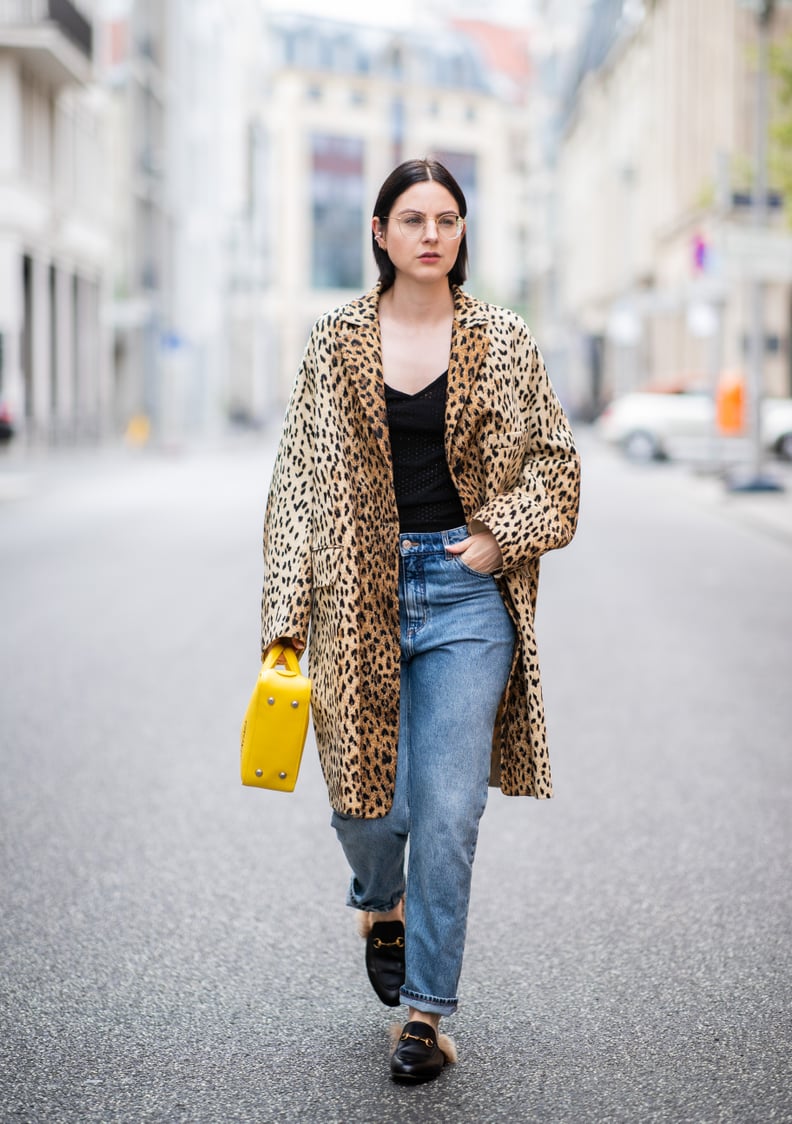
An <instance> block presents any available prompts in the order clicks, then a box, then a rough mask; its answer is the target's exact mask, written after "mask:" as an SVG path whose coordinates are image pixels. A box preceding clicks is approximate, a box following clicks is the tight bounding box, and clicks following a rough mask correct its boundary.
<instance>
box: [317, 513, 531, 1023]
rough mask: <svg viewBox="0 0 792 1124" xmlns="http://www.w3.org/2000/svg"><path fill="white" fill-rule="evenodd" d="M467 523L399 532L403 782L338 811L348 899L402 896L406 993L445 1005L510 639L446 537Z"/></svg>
mask: <svg viewBox="0 0 792 1124" xmlns="http://www.w3.org/2000/svg"><path fill="white" fill-rule="evenodd" d="M467 535H468V532H467V530H466V529H465V528H464V527H460V528H457V529H455V530H452V531H439V532H436V533H432V534H404V535H401V536H400V554H401V558H400V568H399V614H400V624H401V711H400V732H399V756H398V766H397V771H396V792H395V797H394V801H393V805H392V807H391V809H390V811H389V812H388V814H387V815H386V816H384V817H382V818H381V819H376V820H370V819H361V818H356V817H352V816H343V815H339V814H338V813H334V814H333V820H332V823H333V827H334V828H335V830H336V832H337V834H338V838H339V840H340V841H341V845H342V847H343V849H344V853H345V854H346V857H347V861H348V862H349V865H350V867H351V868H352V880H351V883H350V888H349V895H348V898H347V904H348V905H351V906H354V907H356V908H357V909H363V910H368V911H375V912H385V911H387V910H389V909H393V908H394V907H395V906H396V904H397V903H398V902H399V901H400V900H401V898H402V897H403V896H404V892H405V879H404V860H405V849H406V845H407V840H408V837H409V841H410V845H409V854H408V869H407V899H406V934H405V946H406V975H405V982H404V986H403V987H402V989H401V998H402V1002H404V1003H406V1004H408V1005H409V1006H411V1007H414V1008H416V1009H417V1010H419V1011H432V1012H437V1013H439V1014H441V1015H450V1014H452V1013H453V1012H454V1011H455V1010H456V1008H457V985H458V983H459V976H460V972H461V969H462V954H463V951H464V945H465V932H466V929H467V916H468V905H469V901H470V882H471V875H472V871H473V857H474V854H475V850H476V840H477V837H478V826H479V820H480V819H481V815H482V813H483V811H484V807H485V805H486V802H487V786H488V780H489V768H490V751H491V747H492V731H493V726H494V724H495V716H496V713H497V709H498V703H499V702H500V699H501V696H502V694H503V691H504V688H505V686H506V681H507V679H508V675H509V668H510V666H511V660H512V655H513V651H514V628H513V625H512V623H511V620H510V618H509V615H508V613H507V612H506V609H505V608H504V605H503V601H502V599H501V596H500V594H499V593H498V590H497V587H496V585H495V580H494V578H493V577H492V576H491V575H489V574H480V573H477V572H476V571H475V570H472V569H471V568H470V567H469V566H466V565H465V563H464V562H463V561H462V560H461V558H460V557H459V556H458V555H453V554H447V553H446V550H445V547H446V544H448V543H454V542H460V541H462V540H463V539H465V538H467Z"/></svg>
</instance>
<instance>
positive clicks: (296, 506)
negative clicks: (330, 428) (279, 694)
mask: <svg viewBox="0 0 792 1124" xmlns="http://www.w3.org/2000/svg"><path fill="white" fill-rule="evenodd" d="M312 345H313V336H312V337H311V340H310V341H309V343H308V346H307V348H306V351H305V355H304V357H303V362H302V365H301V367H300V370H299V373H298V375H297V379H296V381H295V383H294V387H293V389H292V393H291V398H290V400H289V405H288V408H287V411H286V418H285V420H284V423H283V430H282V433H281V438H280V443H279V446H278V452H277V455H276V458H275V465H274V468H273V473H272V480H271V482H270V489H269V496H268V499H267V508H266V515H265V517H264V587H263V591H262V598H261V650H262V652H264V651H266V649H267V648H268V647H269V646H270V644H272V642H273V641H274V640H277V639H279V638H280V637H282V636H289V637H292V638H295V639H297V640H300V641H301V642H302V644H303V645H305V643H306V642H307V638H308V625H309V622H310V617H311V587H312V572H311V517H312V511H313V445H314V442H313V414H314V408H313V407H314V385H315V364H314V350H313V346H312Z"/></svg>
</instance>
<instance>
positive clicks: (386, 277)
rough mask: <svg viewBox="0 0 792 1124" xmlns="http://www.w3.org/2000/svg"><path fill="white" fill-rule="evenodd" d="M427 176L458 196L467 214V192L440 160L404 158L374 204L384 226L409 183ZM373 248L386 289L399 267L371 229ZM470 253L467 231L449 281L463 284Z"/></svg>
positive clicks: (421, 180) (463, 213)
mask: <svg viewBox="0 0 792 1124" xmlns="http://www.w3.org/2000/svg"><path fill="white" fill-rule="evenodd" d="M427 180H434V181H435V182H437V183H439V184H442V186H443V187H445V188H447V189H448V190H449V191H450V192H451V194H452V195H453V196H454V199H455V200H456V205H457V207H458V208H459V213H460V215H461V216H462V218H465V216H466V215H467V203H466V202H465V195H464V192H463V191H462V188H461V187H460V186H459V184H458V183H457V181H456V180H455V179H454V177H453V176H452V175H451V173H450V172H449V170H448V168H446V167H445V166H444V165H443V164H441V163H440V162H439V160H430V159H428V158H427V159H425V160H405V161H404V163H403V164H399V166H398V168H394V170H393V171H392V172H391V174H390V175H389V176H388V178H387V179H386V180H385V183H384V184H383V185H382V187H381V188H380V190H379V195H378V196H377V202H376V203H375V204H374V215H373V217H374V218H378V219H379V220H380V223H381V224H382V225H383V226H384V225H385V224H386V223H387V221H388V216H389V215H390V211H391V207H392V206H393V204H394V203H395V202H396V200H397V199H398V198H399V196H400V195H402V194H403V193H404V192H405V191H406V190H407V188H408V187H412V186H413V184H416V183H426V181H427ZM371 248H372V250H373V251H374V261H375V262H376V263H377V268H378V269H379V279H380V283H381V285H382V291H383V292H385V290H386V289H389V288H390V287H391V285H392V284H393V282H394V281H395V280H396V270H395V269H394V266H393V262H392V261H391V260H390V258H389V257H388V254H387V251H385V250H383V249H382V248H381V247H380V246H378V245H377V240H376V238H375V237H374V234H373V232H372V235H371ZM467 265H468V253H467V231H465V233H464V234H463V235H462V240H461V241H460V243H459V253H458V254H457V259H456V261H455V262H454V267H453V269H452V270H451V272H450V273H449V274H448V284H449V285H461V284H462V283H463V281H464V280H465V278H466V277H467Z"/></svg>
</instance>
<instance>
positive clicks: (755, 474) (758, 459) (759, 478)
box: [727, 0, 783, 492]
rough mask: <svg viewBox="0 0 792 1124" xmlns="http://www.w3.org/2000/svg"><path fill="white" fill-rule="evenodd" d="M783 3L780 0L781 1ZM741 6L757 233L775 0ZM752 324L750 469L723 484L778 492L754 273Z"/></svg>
mask: <svg viewBox="0 0 792 1124" xmlns="http://www.w3.org/2000/svg"><path fill="white" fill-rule="evenodd" d="M782 2H783V0H782ZM738 4H739V6H740V7H741V8H749V9H750V10H751V11H753V12H755V13H756V29H757V38H758V52H757V53H758V58H757V66H756V113H755V123H754V129H755V137H754V146H755V147H754V152H755V154H756V175H755V179H754V194H753V208H752V211H753V225H754V229H755V230H756V232H757V234H758V233H759V232H761V230H762V229H763V228H764V227H765V226H766V225H767V130H768V111H767V100H768V99H767V87H768V70H769V67H768V59H769V53H770V24H771V23H772V19H773V12H774V10H775V6H776V0H738ZM751 289H752V292H751V298H752V299H751V305H752V320H753V323H752V327H751V352H750V364H749V370H750V377H749V380H748V385H749V394H748V403H749V408H750V433H751V439H752V445H753V456H752V464H751V468H750V470H749V472H748V474H747V475H735V476H732V477H731V478H730V479H729V480H728V482H727V486H728V488H729V490H730V491H732V492H780V491H782V490H783V488H782V485H781V484H780V482H779V481H778V480H776V479H775V478H773V477H771V476H769V475H767V474H766V473H765V472H764V471H763V468H762V395H763V390H764V386H763V384H764V352H765V328H764V296H765V283H764V280H763V279H762V277H761V274H758V275H757V276H755V277H754V279H753V282H752V286H751Z"/></svg>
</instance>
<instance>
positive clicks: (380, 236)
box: [371, 216, 385, 250]
mask: <svg viewBox="0 0 792 1124" xmlns="http://www.w3.org/2000/svg"><path fill="white" fill-rule="evenodd" d="M371 229H372V232H373V234H374V241H375V242H376V243H377V245H378V246H379V247H380V249H381V250H384V249H385V232H384V230H383V229H382V223H381V222H380V220H379V219H378V218H377V217H376V216H375V217H374V218H373V219H372V220H371Z"/></svg>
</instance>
